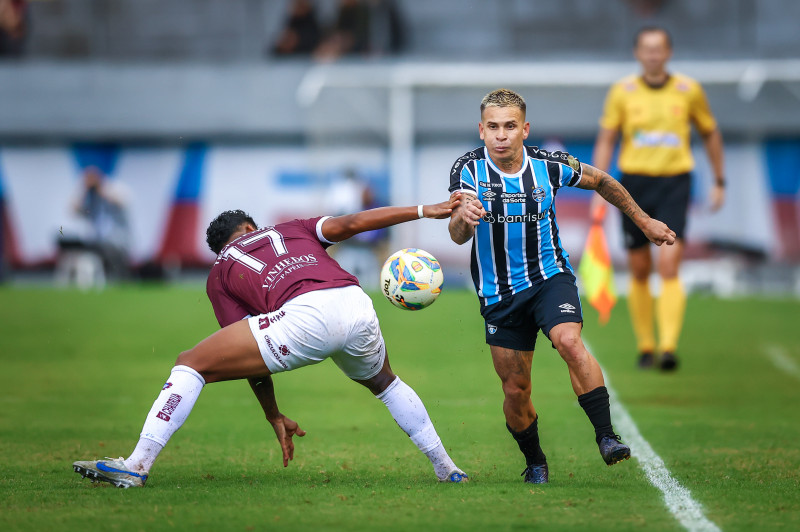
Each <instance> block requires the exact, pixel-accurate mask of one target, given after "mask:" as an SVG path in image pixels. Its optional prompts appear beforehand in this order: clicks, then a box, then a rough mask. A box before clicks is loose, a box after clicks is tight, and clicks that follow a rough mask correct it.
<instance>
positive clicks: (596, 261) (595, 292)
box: [578, 220, 617, 325]
mask: <svg viewBox="0 0 800 532" xmlns="http://www.w3.org/2000/svg"><path fill="white" fill-rule="evenodd" d="M578 274H579V275H580V276H581V279H582V280H583V287H584V291H585V292H586V295H587V296H588V298H589V304H591V305H592V306H593V307H594V308H596V309H597V311H598V312H599V313H600V324H601V325H605V324H606V323H607V322H608V319H609V318H610V317H611V309H613V308H614V305H615V304H616V303H617V291H616V289H615V287H614V268H613V267H612V265H611V257H610V255H609V253H608V243H607V241H606V233H605V231H603V226H602V225H601V224H600V223H599V221H598V220H595V221H593V222H592V227H591V228H590V229H589V236H588V238H587V239H586V247H585V248H584V250H583V256H582V257H581V264H580V266H579V267H578Z"/></svg>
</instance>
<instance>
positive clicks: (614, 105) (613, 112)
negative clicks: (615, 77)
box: [600, 82, 624, 131]
mask: <svg viewBox="0 0 800 532" xmlns="http://www.w3.org/2000/svg"><path fill="white" fill-rule="evenodd" d="M622 92H623V85H622V82H618V83H615V84H614V85H613V86H612V87H611V88H610V89H609V91H608V94H607V95H606V101H605V104H604V105H603V116H601V117H600V127H602V128H603V129H609V130H612V131H616V130H618V129H619V128H620V127H622V120H623V116H622V114H623V109H624V107H623V106H622Z"/></svg>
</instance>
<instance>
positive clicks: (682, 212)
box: [620, 173, 692, 249]
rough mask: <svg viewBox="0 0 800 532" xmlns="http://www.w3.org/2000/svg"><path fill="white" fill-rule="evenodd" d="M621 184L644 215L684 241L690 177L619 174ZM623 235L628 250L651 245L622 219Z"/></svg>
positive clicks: (628, 219)
mask: <svg viewBox="0 0 800 532" xmlns="http://www.w3.org/2000/svg"><path fill="white" fill-rule="evenodd" d="M620 183H622V186H623V187H625V188H626V189H627V191H628V192H630V194H631V197H632V198H633V201H635V202H636V203H637V204H639V207H641V208H642V210H643V211H644V212H646V213H647V214H648V215H649V216H651V217H652V218H655V219H656V220H659V221H662V222H664V223H665V224H667V226H669V228H670V229H672V230H673V231H675V236H677V237H678V238H683V234H684V231H685V230H686V211H687V210H688V208H689V193H690V192H691V188H692V177H691V175H690V174H688V173H686V174H680V175H676V176H672V177H653V176H645V175H635V174H622V177H621V178H620ZM622 231H623V233H624V237H625V247H626V248H628V249H636V248H640V247H642V246H644V245H646V244H649V243H650V241H649V240H648V239H647V237H646V236H644V233H642V231H641V230H640V229H639V228H638V227H636V224H634V223H633V221H632V220H631V219H630V218H628V217H627V216H623V217H622Z"/></svg>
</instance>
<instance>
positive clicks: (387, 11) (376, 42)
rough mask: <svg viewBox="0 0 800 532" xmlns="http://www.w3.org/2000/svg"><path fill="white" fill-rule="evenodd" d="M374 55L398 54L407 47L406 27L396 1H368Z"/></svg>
mask: <svg viewBox="0 0 800 532" xmlns="http://www.w3.org/2000/svg"><path fill="white" fill-rule="evenodd" d="M368 6H369V20H370V23H369V27H370V40H369V52H370V53H371V54H373V55H387V54H396V53H398V52H401V51H402V50H403V47H404V46H405V38H406V35H405V25H404V22H403V19H402V17H401V16H400V11H399V10H398V9H397V4H396V3H395V1H394V0H368Z"/></svg>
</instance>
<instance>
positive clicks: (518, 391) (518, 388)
mask: <svg viewBox="0 0 800 532" xmlns="http://www.w3.org/2000/svg"><path fill="white" fill-rule="evenodd" d="M503 394H504V395H505V397H506V400H507V401H510V402H512V403H514V404H521V403H527V402H528V401H529V400H530V398H531V383H530V381H527V382H519V381H517V380H509V381H505V382H503Z"/></svg>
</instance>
